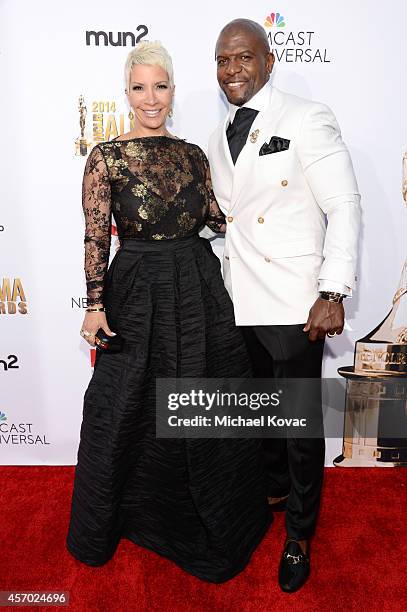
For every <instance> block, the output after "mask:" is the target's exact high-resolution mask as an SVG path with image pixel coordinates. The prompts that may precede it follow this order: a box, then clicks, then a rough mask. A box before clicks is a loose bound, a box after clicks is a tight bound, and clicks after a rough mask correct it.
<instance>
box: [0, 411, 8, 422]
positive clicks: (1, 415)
mask: <svg viewBox="0 0 407 612" xmlns="http://www.w3.org/2000/svg"><path fill="white" fill-rule="evenodd" d="M0 421H7V417H6V415H5V413H4V412H1V411H0Z"/></svg>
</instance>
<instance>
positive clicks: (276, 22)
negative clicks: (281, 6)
mask: <svg viewBox="0 0 407 612" xmlns="http://www.w3.org/2000/svg"><path fill="white" fill-rule="evenodd" d="M264 25H265V27H266V28H285V21H284V17H283V16H282V15H281V13H270V15H267V17H266V19H265V20H264Z"/></svg>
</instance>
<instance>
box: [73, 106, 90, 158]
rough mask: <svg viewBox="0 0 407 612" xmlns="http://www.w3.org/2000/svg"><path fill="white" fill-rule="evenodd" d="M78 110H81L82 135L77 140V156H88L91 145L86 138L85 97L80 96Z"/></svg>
mask: <svg viewBox="0 0 407 612" xmlns="http://www.w3.org/2000/svg"><path fill="white" fill-rule="evenodd" d="M78 110H79V125H80V128H81V135H80V137H79V138H77V139H76V140H75V146H76V151H75V155H83V156H85V155H87V154H88V147H89V145H90V143H89V142H88V141H87V139H86V138H85V121H86V113H87V108H86V106H85V99H84V97H83V96H79V101H78Z"/></svg>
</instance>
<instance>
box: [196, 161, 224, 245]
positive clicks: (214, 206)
mask: <svg viewBox="0 0 407 612" xmlns="http://www.w3.org/2000/svg"><path fill="white" fill-rule="evenodd" d="M202 161H203V166H204V174H205V186H206V192H207V198H208V202H209V214H208V217H207V219H206V225H207V226H208V227H209V228H210V229H211V230H212V231H214V232H218V233H222V234H224V233H225V232H226V219H225V215H224V214H223V212H222V211H221V209H220V208H219V204H218V203H217V201H216V198H215V194H214V193H213V187H212V179H211V171H210V168H209V162H208V158H207V157H206V155H205V154H204V152H203V151H202Z"/></svg>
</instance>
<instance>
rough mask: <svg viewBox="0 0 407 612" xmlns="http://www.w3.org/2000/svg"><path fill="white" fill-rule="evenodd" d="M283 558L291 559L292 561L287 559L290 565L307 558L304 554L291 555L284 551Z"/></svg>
mask: <svg viewBox="0 0 407 612" xmlns="http://www.w3.org/2000/svg"><path fill="white" fill-rule="evenodd" d="M284 558H285V559H287V560H289V559H293V561H289V563H290V564H291V565H296V564H297V563H301V561H306V560H307V559H306V558H305V556H304V555H291V554H290V553H288V552H285V553H284Z"/></svg>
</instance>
